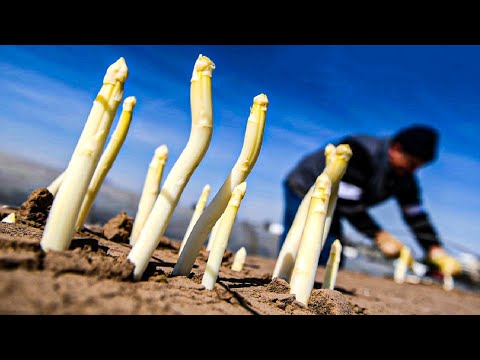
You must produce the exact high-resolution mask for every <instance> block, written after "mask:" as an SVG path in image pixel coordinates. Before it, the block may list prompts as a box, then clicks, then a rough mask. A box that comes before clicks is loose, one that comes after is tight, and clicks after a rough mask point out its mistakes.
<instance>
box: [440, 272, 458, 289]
mask: <svg viewBox="0 0 480 360" xmlns="http://www.w3.org/2000/svg"><path fill="white" fill-rule="evenodd" d="M442 287H443V290H445V291H451V290H453V288H454V287H455V283H454V281H453V276H452V275H451V274H446V275H444V276H443V284H442Z"/></svg>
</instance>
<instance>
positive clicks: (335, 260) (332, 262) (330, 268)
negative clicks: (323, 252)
mask: <svg viewBox="0 0 480 360" xmlns="http://www.w3.org/2000/svg"><path fill="white" fill-rule="evenodd" d="M341 256H342V244H341V243H340V240H339V239H336V240H335V241H334V242H333V244H332V246H331V247H330V256H329V257H328V261H327V266H326V268H325V276H324V279H323V284H322V289H330V290H333V289H334V288H335V281H336V280H337V273H338V266H339V265H340V259H341Z"/></svg>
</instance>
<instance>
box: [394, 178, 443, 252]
mask: <svg viewBox="0 0 480 360" xmlns="http://www.w3.org/2000/svg"><path fill="white" fill-rule="evenodd" d="M396 199H397V202H398V204H399V206H400V208H401V211H402V217H403V220H404V221H405V223H406V224H407V225H408V226H409V228H410V230H411V231H412V233H413V234H414V235H415V238H416V239H417V242H418V243H419V245H420V246H421V247H422V248H423V249H424V250H425V251H428V249H429V248H430V247H431V246H432V245H438V246H442V243H441V241H440V239H439V237H438V235H437V232H436V230H435V228H434V227H433V225H432V223H431V221H430V217H429V215H428V213H427V211H426V210H425V208H424V207H423V205H422V199H421V197H420V188H419V186H418V181H417V179H416V178H415V177H414V176H411V179H410V181H408V182H406V185H405V187H403V188H402V189H400V191H399V192H398V193H397V194H396Z"/></svg>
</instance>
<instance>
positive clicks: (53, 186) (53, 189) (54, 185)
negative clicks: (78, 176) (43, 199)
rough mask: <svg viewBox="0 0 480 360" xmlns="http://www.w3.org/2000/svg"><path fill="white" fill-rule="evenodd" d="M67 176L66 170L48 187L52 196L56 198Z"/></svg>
mask: <svg viewBox="0 0 480 360" xmlns="http://www.w3.org/2000/svg"><path fill="white" fill-rule="evenodd" d="M64 176H65V170H64V171H63V172H62V173H61V174H60V175H58V176H57V177H56V178H55V179H54V180H53V181H52V182H51V183H50V185H48V186H47V190H48V191H49V192H50V194H52V195H53V196H54V197H55V195H57V192H58V189H59V188H60V185H61V184H62V181H63V178H64Z"/></svg>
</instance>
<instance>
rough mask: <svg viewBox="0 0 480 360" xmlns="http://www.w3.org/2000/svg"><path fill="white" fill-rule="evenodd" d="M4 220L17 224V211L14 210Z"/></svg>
mask: <svg viewBox="0 0 480 360" xmlns="http://www.w3.org/2000/svg"><path fill="white" fill-rule="evenodd" d="M2 222H5V223H9V224H15V213H14V212H12V213H10V214H8V215H7V216H6V217H4V218H3V219H2Z"/></svg>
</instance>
